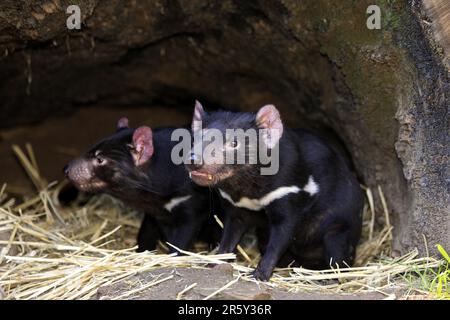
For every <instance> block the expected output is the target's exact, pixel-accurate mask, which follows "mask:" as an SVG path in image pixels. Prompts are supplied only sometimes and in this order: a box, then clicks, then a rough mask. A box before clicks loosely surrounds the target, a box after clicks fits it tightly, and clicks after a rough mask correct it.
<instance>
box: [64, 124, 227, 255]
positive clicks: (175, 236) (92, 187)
mask: <svg viewBox="0 0 450 320" xmlns="http://www.w3.org/2000/svg"><path fill="white" fill-rule="evenodd" d="M173 130H174V128H159V129H155V130H154V131H152V129H151V128H149V127H147V126H142V127H139V128H137V129H133V128H129V126H128V119H127V118H121V119H120V120H119V121H118V123H117V131H116V133H115V134H113V135H111V136H109V137H107V138H105V139H103V140H101V141H100V142H98V143H97V144H95V145H94V146H92V147H91V148H90V150H89V151H87V152H86V153H85V154H84V155H83V156H81V157H79V158H77V159H75V160H73V161H71V162H70V163H69V164H68V165H67V166H66V167H65V168H64V171H65V175H66V177H67V178H68V179H69V180H70V181H71V182H72V183H73V184H74V185H75V187H76V188H78V189H79V190H81V191H86V192H94V193H100V192H102V193H107V194H110V195H112V196H114V197H116V198H118V199H120V200H122V201H123V202H124V203H125V204H126V205H128V206H130V207H132V208H134V209H137V210H139V211H141V212H144V213H145V215H144V220H143V222H142V225H141V228H140V230H139V234H138V251H144V250H154V249H155V248H156V245H157V241H158V240H163V241H167V242H169V243H172V244H173V245H175V246H177V247H179V248H181V249H188V248H189V247H190V246H191V245H192V244H193V242H194V240H195V239H196V237H197V236H198V235H199V232H200V233H201V234H202V235H204V237H203V239H201V240H205V241H207V242H208V243H209V244H212V245H214V244H215V243H214V242H215V241H216V240H217V242H218V240H219V239H220V227H219V226H218V225H217V223H216V222H215V221H213V219H212V218H211V217H210V216H209V210H210V209H211V208H210V194H209V190H208V188H202V187H199V186H197V185H195V184H194V183H192V181H191V180H190V179H189V177H188V173H187V171H186V169H185V168H184V166H183V165H182V164H181V165H176V164H174V163H173V162H172V161H171V157H170V156H171V150H172V147H173V144H174V142H172V141H171V133H172V132H173ZM202 230H203V231H202ZM171 251H173V250H171Z"/></svg>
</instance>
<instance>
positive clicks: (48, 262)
mask: <svg viewBox="0 0 450 320" xmlns="http://www.w3.org/2000/svg"><path fill="white" fill-rule="evenodd" d="M13 150H14V152H15V153H16V155H17V157H18V159H19V161H20V162H21V164H22V165H23V167H24V169H25V170H26V172H27V173H28V175H29V177H30V179H31V180H32V181H33V183H34V185H35V186H36V189H37V190H38V192H37V194H35V195H32V196H28V197H24V201H23V202H21V203H20V204H18V203H17V200H16V199H13V198H11V197H9V196H8V194H7V186H6V185H3V187H2V188H1V190H0V249H1V251H0V298H1V299H90V298H93V297H94V296H95V295H96V293H97V289H98V288H99V287H100V286H104V285H110V284H115V283H118V282H120V281H122V280H124V279H127V278H129V277H131V276H133V275H136V274H139V273H143V272H148V271H152V270H156V269H159V268H164V267H166V268H167V267H190V268H206V265H207V264H224V263H230V264H231V266H232V267H233V269H234V277H235V279H234V280H233V281H232V283H229V284H227V285H226V286H225V287H223V288H220V289H218V290H216V291H215V292H213V293H212V294H210V295H209V296H208V297H207V298H214V296H215V295H216V294H218V293H220V292H221V291H223V290H225V289H226V288H227V287H229V286H231V285H232V284H234V282H236V281H238V279H240V280H241V281H255V280H253V279H252V278H251V277H250V276H249V273H250V272H251V271H252V270H253V269H252V268H251V267H253V266H255V265H256V263H257V259H258V254H257V253H256V252H254V251H253V250H251V249H248V248H240V250H239V252H240V253H239V255H238V257H237V258H238V259H237V261H235V258H236V256H235V255H234V254H221V255H218V254H214V253H207V252H184V251H182V252H183V253H185V255H182V256H175V255H169V254H162V253H159V252H156V251H155V252H145V253H136V252H135V249H136V247H133V246H134V245H135V237H136V233H137V230H138V228H139V224H140V221H139V215H138V214H137V213H136V212H133V211H131V210H129V209H127V208H125V207H123V206H122V204H121V203H120V202H118V201H116V200H115V199H112V198H111V197H108V196H104V195H103V196H95V197H93V198H90V199H89V200H88V201H87V203H82V202H80V201H78V202H76V203H74V204H73V205H71V206H70V207H62V206H61V205H60V204H59V202H58V194H59V192H60V190H61V188H62V186H63V185H64V183H59V184H58V183H56V182H54V183H50V184H49V183H47V182H46V181H45V180H44V179H43V178H42V177H41V176H40V174H39V169H38V166H37V163H36V160H35V157H34V154H33V150H32V148H31V146H29V145H27V147H26V152H23V151H22V150H21V149H20V148H19V147H17V146H14V147H13ZM365 191H366V195H367V205H366V207H365V210H364V226H363V227H364V231H363V239H362V241H361V245H360V246H359V247H358V250H357V258H356V264H355V267H353V268H346V269H340V270H339V269H334V270H333V269H330V270H321V271H313V270H307V269H303V268H286V269H277V270H276V271H275V272H274V275H273V277H272V279H271V280H270V282H269V283H268V285H269V286H272V287H276V288H280V289H285V290H288V291H294V292H295V291H298V290H312V291H323V292H326V293H344V292H345V293H360V292H374V291H376V292H381V293H383V294H385V295H386V297H387V298H392V297H393V296H392V294H391V293H390V292H392V290H390V289H392V288H393V287H395V286H396V285H397V284H398V282H399V281H401V280H402V275H404V274H406V273H408V272H412V271H421V270H426V269H428V268H435V267H437V266H438V265H439V264H440V262H439V261H437V260H435V259H433V258H418V257H417V252H411V253H409V254H407V255H405V256H402V257H398V258H389V255H390V242H391V238H392V234H391V232H392V227H391V225H390V222H389V213H388V208H387V206H386V202H385V201H384V196H383V193H382V190H381V189H380V188H378V190H377V192H378V195H379V198H380V199H381V204H382V205H381V207H382V208H383V212H381V213H379V212H376V209H375V207H376V206H375V203H374V197H373V194H372V191H371V190H370V189H365ZM379 214H380V215H381V216H382V217H384V218H383V219H381V220H383V221H384V224H383V226H381V227H380V226H378V224H377V223H376V219H375V218H376V217H378V215H379ZM171 277H172V276H165V277H160V278H156V279H155V280H153V281H151V282H149V283H146V284H145V285H143V286H138V287H136V288H132V289H130V290H129V291H128V292H125V293H121V295H120V296H118V297H115V298H116V299H127V298H128V297H130V296H132V295H134V294H137V293H139V292H142V291H144V290H147V289H149V288H151V287H153V286H156V285H158V284H160V283H164V281H167V280H170V279H171ZM185 290H190V288H189V289H188V288H186V289H185ZM183 294H184V292H180V293H179V295H180V296H181V295H183ZM422 294H427V293H426V292H422Z"/></svg>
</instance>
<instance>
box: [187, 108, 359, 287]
mask: <svg viewBox="0 0 450 320" xmlns="http://www.w3.org/2000/svg"><path fill="white" fill-rule="evenodd" d="M212 129H216V130H212ZM230 129H232V130H230ZM233 129H234V130H233ZM236 129H238V130H236ZM239 129H242V130H239ZM249 129H250V130H249ZM192 130H193V134H194V137H195V136H197V137H200V138H203V139H197V140H194V144H193V148H192V150H193V151H192V152H191V159H190V163H189V164H187V168H188V170H189V171H190V176H191V179H192V180H193V181H194V182H196V183H197V184H198V185H201V186H210V187H212V186H213V187H215V188H216V189H217V190H218V192H219V194H220V195H221V197H222V199H223V201H222V202H223V206H224V210H225V222H224V231H223V234H222V239H221V242H220V245H219V252H220V253H224V252H231V251H233V250H234V249H235V247H236V246H237V244H238V242H239V240H240V239H241V237H242V235H243V234H244V233H245V232H246V231H247V230H248V229H249V228H250V227H256V228H257V235H258V240H259V242H260V249H261V251H262V253H263V255H262V258H261V261H260V262H259V264H258V266H257V268H256V269H255V271H254V276H255V278H257V279H260V280H268V279H269V278H270V276H271V274H272V272H273V269H274V267H275V266H277V265H280V266H281V265H286V264H288V263H291V262H293V264H294V265H301V266H303V267H306V268H315V269H317V268H326V267H330V265H331V266H336V264H337V265H339V266H340V267H345V266H346V265H351V264H352V263H353V260H354V256H355V248H356V245H357V243H358V241H359V238H360V234H361V227H362V221H361V218H362V208H363V195H362V191H361V189H360V187H359V183H358V181H357V179H356V177H355V176H354V174H353V173H352V172H351V170H350V169H349V167H348V166H347V162H346V161H345V159H344V157H343V156H341V155H340V154H339V153H338V152H337V151H335V149H334V148H332V147H331V146H330V145H328V143H327V142H326V141H324V140H323V139H322V138H320V137H318V136H316V135H314V134H312V133H310V132H308V131H305V130H301V129H295V130H294V129H289V128H286V127H285V126H284V125H283V122H282V120H281V118H280V114H279V112H278V110H277V109H276V108H275V106H273V105H266V106H264V107H262V108H261V109H260V110H259V111H258V112H257V113H256V114H253V113H234V112H226V111H216V112H210V113H207V112H205V111H204V110H203V107H202V106H201V104H200V103H199V102H196V106H195V111H194V117H193V124H192ZM252 130H253V132H256V134H255V135H256V141H257V142H253V143H252V140H251V137H252V135H251V134H250V133H251V132H252ZM211 131H215V132H216V133H217V132H219V136H217V135H216V136H214V134H211ZM239 131H241V132H244V135H241V136H239ZM247 133H249V134H247ZM208 134H209V137H208V138H206V139H205V137H206V136H207V135H208ZM220 135H221V136H220ZM212 137H214V138H212ZM239 137H240V138H239ZM219 138H221V139H219ZM242 138H244V139H242ZM214 141H220V143H222V145H219V148H215V147H211V148H210V149H209V151H210V152H209V153H208V152H206V149H207V148H208V146H210V145H211V144H212V143H213V142H214ZM264 148H265V150H264V152H266V153H261V149H264ZM256 149H259V150H258V152H255V151H256ZM241 151H243V154H244V158H241V159H243V160H244V161H242V160H241V162H240V163H239V162H238V163H237V164H236V162H232V161H228V159H229V156H230V155H233V154H234V155H235V157H234V159H238V156H236V154H237V153H239V152H241ZM217 153H219V155H220V156H221V157H217ZM261 154H263V155H264V154H266V155H267V157H266V158H264V157H263V156H261ZM211 155H212V157H213V158H214V157H216V158H215V159H216V160H217V159H221V160H223V159H226V161H207V159H206V158H207V157H211ZM256 155H257V156H256ZM269 156H270V157H269ZM232 159H233V157H232ZM267 159H269V160H270V161H267ZM262 160H264V161H262ZM269 162H270V166H271V167H273V168H275V171H273V170H272V171H271V172H270V171H266V172H265V173H264V174H262V173H263V171H262V169H263V168H266V169H268V168H269V167H268V166H267V164H268V163H269ZM273 168H272V169H273Z"/></svg>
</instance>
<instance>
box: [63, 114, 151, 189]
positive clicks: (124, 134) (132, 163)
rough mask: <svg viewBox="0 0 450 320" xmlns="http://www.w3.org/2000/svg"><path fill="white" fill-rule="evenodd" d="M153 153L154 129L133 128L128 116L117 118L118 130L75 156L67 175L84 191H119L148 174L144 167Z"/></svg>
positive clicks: (65, 171) (69, 165)
mask: <svg viewBox="0 0 450 320" xmlns="http://www.w3.org/2000/svg"><path fill="white" fill-rule="evenodd" d="M152 155H153V138H152V130H151V129H150V128H149V127H145V126H143V127H139V128H137V129H132V128H129V127H128V119H127V118H121V119H120V120H119V121H118V122H117V131H116V133H115V134H113V135H112V136H109V137H107V138H105V139H103V140H101V141H100V142H98V143H97V144H95V145H94V146H93V147H91V149H90V150H89V151H88V152H86V153H85V154H84V155H83V156H81V157H79V158H76V159H74V160H72V161H71V162H70V163H69V164H68V165H67V166H65V168H64V173H65V175H66V177H67V178H68V179H69V180H70V181H71V182H72V183H73V184H74V185H75V186H76V187H77V188H78V189H79V190H81V191H87V192H112V193H113V192H118V191H120V190H122V189H124V188H127V187H129V186H130V184H133V181H136V183H137V181H140V178H142V177H145V173H144V170H143V169H144V168H145V167H146V166H147V165H148V164H149V162H150V160H151V157H152Z"/></svg>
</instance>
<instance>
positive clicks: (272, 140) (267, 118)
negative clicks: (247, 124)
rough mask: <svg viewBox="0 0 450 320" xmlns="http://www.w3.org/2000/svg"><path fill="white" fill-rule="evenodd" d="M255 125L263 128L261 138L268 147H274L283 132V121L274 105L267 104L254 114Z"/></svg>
mask: <svg viewBox="0 0 450 320" xmlns="http://www.w3.org/2000/svg"><path fill="white" fill-rule="evenodd" d="M256 125H257V126H258V127H259V128H260V129H263V134H262V138H263V140H264V142H265V144H266V145H267V146H268V147H269V148H273V147H275V145H276V144H277V143H278V141H279V140H280V138H281V136H282V134H283V122H282V121H281V117H280V113H279V112H278V110H277V108H275V106H274V105H272V104H268V105H266V106H264V107H262V108H261V109H259V111H258V113H257V114H256Z"/></svg>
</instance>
